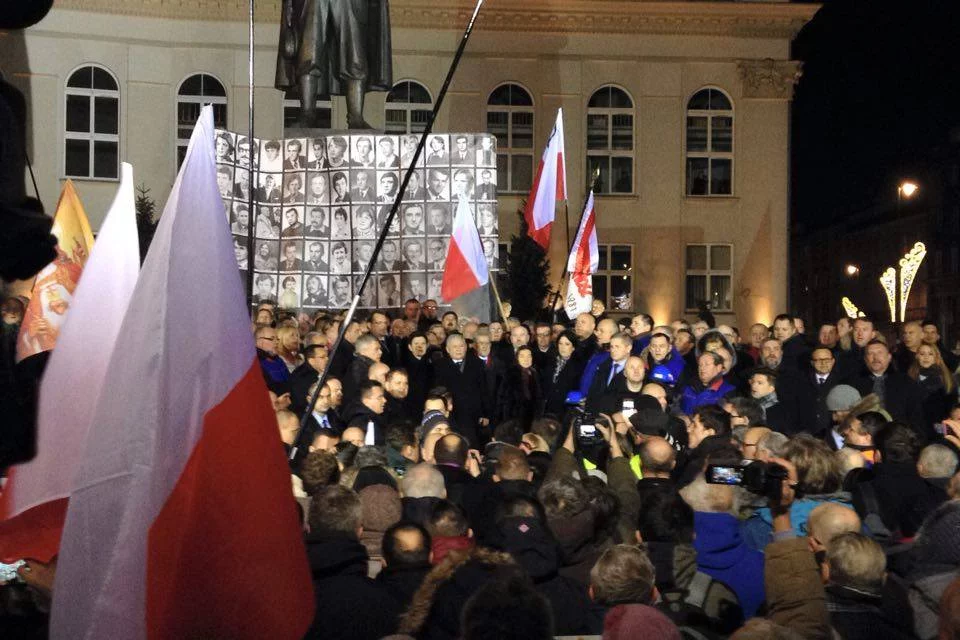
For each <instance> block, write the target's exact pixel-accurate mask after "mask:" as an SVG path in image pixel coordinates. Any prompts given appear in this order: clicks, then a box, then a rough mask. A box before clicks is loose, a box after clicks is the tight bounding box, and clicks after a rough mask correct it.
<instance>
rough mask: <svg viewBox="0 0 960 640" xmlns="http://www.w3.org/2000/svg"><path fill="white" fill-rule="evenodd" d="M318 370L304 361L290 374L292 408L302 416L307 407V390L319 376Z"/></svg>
mask: <svg viewBox="0 0 960 640" xmlns="http://www.w3.org/2000/svg"><path fill="white" fill-rule="evenodd" d="M319 377H320V376H319V374H318V373H317V370H316V369H314V368H313V367H311V366H310V363H309V362H304V363H303V364H301V365H300V366H299V367H297V368H296V369H294V370H293V372H292V373H291V374H290V410H291V411H293V412H294V413H295V414H297V415H298V416H302V415H303V412H304V411H306V409H307V391H309V390H310V385H312V384H313V383H314V382H316V381H317V378H319Z"/></svg>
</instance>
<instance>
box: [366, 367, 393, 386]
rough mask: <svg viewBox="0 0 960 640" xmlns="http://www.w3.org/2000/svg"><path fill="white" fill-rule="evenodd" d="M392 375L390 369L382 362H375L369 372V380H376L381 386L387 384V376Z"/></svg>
mask: <svg viewBox="0 0 960 640" xmlns="http://www.w3.org/2000/svg"><path fill="white" fill-rule="evenodd" d="M388 373H390V367H388V366H387V365H385V364H383V363H382V362H374V363H373V364H372V365H370V369H368V370H367V379H369V380H376V381H377V382H379V383H380V384H386V383H387V374H388Z"/></svg>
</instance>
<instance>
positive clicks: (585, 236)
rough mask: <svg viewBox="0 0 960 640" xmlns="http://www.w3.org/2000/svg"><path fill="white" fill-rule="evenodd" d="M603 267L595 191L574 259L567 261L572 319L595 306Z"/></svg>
mask: <svg viewBox="0 0 960 640" xmlns="http://www.w3.org/2000/svg"><path fill="white" fill-rule="evenodd" d="M599 264H600V251H599V250H598V249H597V212H596V210H595V209H594V207H593V191H592V190H591V191H590V197H589V198H587V204H586V206H585V207H584V208H583V216H581V218H580V228H579V229H577V237H576V239H575V240H574V241H573V248H572V249H571V251H570V257H569V258H568V259H567V272H568V273H569V274H570V280H569V281H568V282H567V298H566V301H565V308H566V311H567V316H568V317H569V318H576V317H577V316H578V315H579V314H581V313H588V312H589V311H590V307H591V306H592V305H593V278H592V276H593V274H594V273H596V272H597V266H598V265H599Z"/></svg>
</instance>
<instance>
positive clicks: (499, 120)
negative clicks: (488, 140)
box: [487, 111, 510, 147]
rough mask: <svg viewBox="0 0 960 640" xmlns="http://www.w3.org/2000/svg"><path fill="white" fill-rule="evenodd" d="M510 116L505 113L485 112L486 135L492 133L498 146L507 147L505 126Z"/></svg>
mask: <svg viewBox="0 0 960 640" xmlns="http://www.w3.org/2000/svg"><path fill="white" fill-rule="evenodd" d="M509 118H510V114H509V113H507V112H506V111H488V112H487V133H492V134H493V135H495V136H496V137H497V142H498V143H500V146H504V147H506V146H509V145H508V144H507V126H508V124H507V123H508V121H509Z"/></svg>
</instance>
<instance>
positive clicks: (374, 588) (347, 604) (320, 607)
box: [304, 536, 401, 640]
mask: <svg viewBox="0 0 960 640" xmlns="http://www.w3.org/2000/svg"><path fill="white" fill-rule="evenodd" d="M306 544H307V559H308V561H309V563H310V572H311V574H312V575H313V589H314V597H315V600H316V613H315V614H314V619H313V624H311V626H310V630H309V631H307V634H306V636H304V637H305V638H310V639H313V638H315V639H317V640H320V639H321V638H323V639H324V640H330V639H336V638H343V639H345V640H346V639H349V640H360V639H364V638H369V639H370V640H377V639H378V638H382V637H383V636H385V635H389V634H391V633H393V632H394V631H395V630H396V628H397V624H398V618H399V615H400V613H401V609H400V606H399V605H398V603H397V602H396V600H394V598H392V597H391V596H390V595H389V593H388V592H387V590H386V589H385V588H383V587H382V586H381V585H378V584H377V583H376V582H374V581H373V580H371V579H370V578H368V577H367V562H368V556H367V550H366V549H365V548H364V546H363V545H362V544H360V542H358V541H357V540H356V539H350V538H348V537H339V538H322V537H319V536H308V537H307V540H306ZM357 603H363V611H362V612H360V611H358V609H357Z"/></svg>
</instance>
